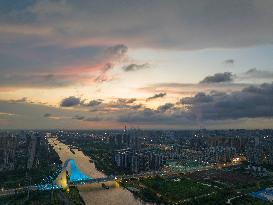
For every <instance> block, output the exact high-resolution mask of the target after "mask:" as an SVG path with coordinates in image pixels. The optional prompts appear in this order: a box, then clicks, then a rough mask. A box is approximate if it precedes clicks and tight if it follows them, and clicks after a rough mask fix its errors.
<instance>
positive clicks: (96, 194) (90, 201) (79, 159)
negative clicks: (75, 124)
mask: <svg viewBox="0 0 273 205" xmlns="http://www.w3.org/2000/svg"><path fill="white" fill-rule="evenodd" d="M48 142H49V144H51V145H52V146H53V147H54V150H55V151H56V152H57V153H58V155H59V157H60V160H61V161H62V162H64V161H66V160H67V159H74V160H75V162H76V165H77V166H78V168H79V169H80V170H81V171H82V172H83V173H84V174H86V175H88V176H90V177H92V178H99V177H104V176H105V175H104V174H103V173H102V172H100V171H98V170H97V169H96V167H95V164H94V163H90V161H89V160H90V158H89V157H88V156H86V155H84V153H83V152H82V151H79V150H77V149H73V151H74V152H75V154H73V153H72V152H71V151H70V148H69V147H68V145H66V144H64V143H62V142H60V141H58V140H57V139H56V138H49V139H48ZM106 184H107V185H108V186H109V187H110V188H109V189H104V188H102V187H101V184H91V185H80V186H78V189H79V192H80V195H81V196H82V198H83V200H84V202H85V204H86V205H143V204H145V205H151V204H148V203H144V202H142V201H140V200H139V199H137V198H135V197H134V195H133V194H132V193H131V192H130V191H128V190H127V189H124V188H123V187H119V186H118V184H117V183H115V182H109V183H106Z"/></svg>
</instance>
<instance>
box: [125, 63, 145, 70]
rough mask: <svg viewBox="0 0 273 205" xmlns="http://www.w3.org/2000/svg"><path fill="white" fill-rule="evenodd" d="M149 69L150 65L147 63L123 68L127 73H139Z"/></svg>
mask: <svg viewBox="0 0 273 205" xmlns="http://www.w3.org/2000/svg"><path fill="white" fill-rule="evenodd" d="M146 68H149V64H147V63H145V64H141V65H137V64H130V65H127V66H124V67H122V69H123V70H124V71H125V72H132V71H138V70H142V69H146Z"/></svg>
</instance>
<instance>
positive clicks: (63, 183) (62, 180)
mask: <svg viewBox="0 0 273 205" xmlns="http://www.w3.org/2000/svg"><path fill="white" fill-rule="evenodd" d="M55 183H56V184H57V185H58V186H59V187H62V188H63V189H64V190H67V189H68V188H69V187H68V183H67V178H66V169H63V171H62V172H61V173H60V174H59V176H58V177H57V178H56V180H55Z"/></svg>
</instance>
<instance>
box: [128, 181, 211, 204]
mask: <svg viewBox="0 0 273 205" xmlns="http://www.w3.org/2000/svg"><path fill="white" fill-rule="evenodd" d="M125 186H126V187H134V188H137V189H138V190H139V192H136V195H138V196H139V197H140V198H142V199H143V200H144V201H147V202H154V201H156V202H162V203H165V204H173V203H181V204H182V203H187V202H190V201H192V200H194V198H196V200H198V198H207V197H208V196H210V194H211V195H214V194H216V189H215V188H213V187H210V186H207V185H204V184H201V183H198V182H195V181H193V180H191V179H188V178H185V177H179V178H175V179H171V178H161V177H155V178H146V179H140V180H136V179H135V180H131V181H127V182H125Z"/></svg>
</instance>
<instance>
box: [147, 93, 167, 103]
mask: <svg viewBox="0 0 273 205" xmlns="http://www.w3.org/2000/svg"><path fill="white" fill-rule="evenodd" d="M166 95H167V94H166V93H158V94H155V95H153V96H151V97H148V98H147V99H146V100H147V101H149V100H153V99H156V98H163V97H165V96H166Z"/></svg>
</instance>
